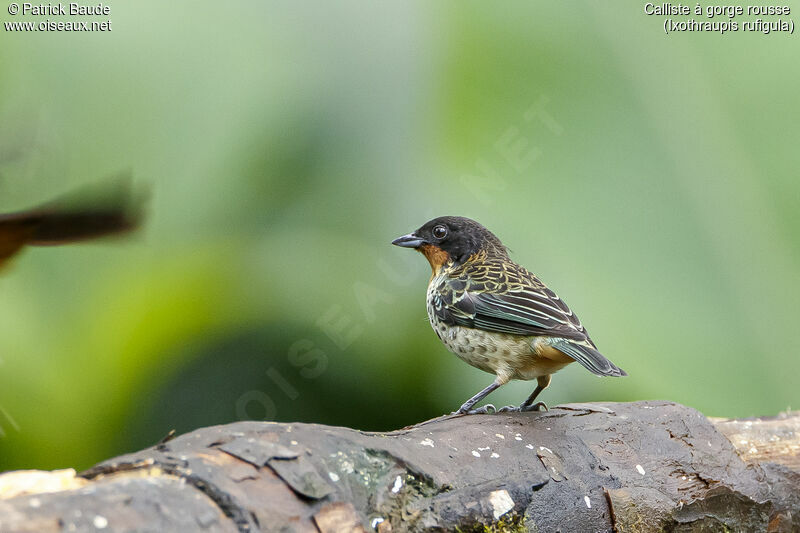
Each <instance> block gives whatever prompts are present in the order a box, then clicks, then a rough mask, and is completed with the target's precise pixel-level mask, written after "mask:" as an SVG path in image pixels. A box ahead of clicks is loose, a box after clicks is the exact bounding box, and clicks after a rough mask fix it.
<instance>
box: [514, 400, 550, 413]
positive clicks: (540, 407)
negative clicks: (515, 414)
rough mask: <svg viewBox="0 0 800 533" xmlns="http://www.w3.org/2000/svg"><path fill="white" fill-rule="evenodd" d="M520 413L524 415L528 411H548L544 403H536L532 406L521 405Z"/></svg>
mask: <svg viewBox="0 0 800 533" xmlns="http://www.w3.org/2000/svg"><path fill="white" fill-rule="evenodd" d="M519 410H520V412H523V413H526V412H528V411H549V410H550V409H548V408H547V404H545V403H544V402H536V403H535V404H533V405H525V404H522V405H520V406H519Z"/></svg>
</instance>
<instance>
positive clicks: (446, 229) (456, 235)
mask: <svg viewBox="0 0 800 533" xmlns="http://www.w3.org/2000/svg"><path fill="white" fill-rule="evenodd" d="M392 244H394V245H396V246H402V247H404V248H415V249H417V250H419V251H421V252H422V253H424V254H425V256H426V257H428V260H429V261H431V265H432V266H434V268H436V265H434V261H433V260H432V256H434V255H436V256H438V259H437V261H436V262H437V263H440V262H442V263H443V262H448V261H452V262H454V263H457V264H458V263H463V262H464V261H466V260H467V259H468V258H469V257H470V256H471V255H474V254H476V253H478V252H481V251H483V252H486V253H487V254H488V255H494V256H497V255H500V256H503V257H507V256H508V252H507V251H506V247H505V246H503V243H501V242H500V239H498V238H497V237H496V236H495V235H494V234H493V233H492V232H491V231H489V230H488V229H486V228H484V227H483V226H481V225H480V224H478V223H477V222H475V221H474V220H471V219H469V218H464V217H439V218H434V219H433V220H431V221H430V222H427V223H425V225H423V226H422V227H421V228H419V229H418V230H417V231H415V232H413V233H409V234H408V235H403V236H402V237H399V238H397V239H395V240H394V241H392ZM442 252H443V253H444V254H446V256H445V255H444V254H443V253H442Z"/></svg>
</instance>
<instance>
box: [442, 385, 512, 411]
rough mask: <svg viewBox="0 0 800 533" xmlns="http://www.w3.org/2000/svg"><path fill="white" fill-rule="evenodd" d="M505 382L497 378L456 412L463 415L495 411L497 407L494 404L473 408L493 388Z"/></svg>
mask: <svg viewBox="0 0 800 533" xmlns="http://www.w3.org/2000/svg"><path fill="white" fill-rule="evenodd" d="M502 384H503V382H501V381H500V380H498V379H496V380H494V381H493V382H492V384H491V385H489V386H488V387H486V388H485V389H483V390H482V391H480V392H479V393H478V394H476V395H475V396H473V397H472V398H470V399H469V400H467V401H466V402H464V405H462V406H461V407H459V408H458V411H456V412H455V413H454V414H462V415H480V414H490V413H494V412H495V411H496V409H495V408H494V405H492V404H487V405H484V406H483V407H481V408H479V409H473V407H474V406H475V404H476V403H478V402H479V401H481V400H483V399H484V398H486V397H487V396H488V395H489V394H490V393H491V392H492V391H493V390H495V389H497V388H498V387H499V386H500V385H502Z"/></svg>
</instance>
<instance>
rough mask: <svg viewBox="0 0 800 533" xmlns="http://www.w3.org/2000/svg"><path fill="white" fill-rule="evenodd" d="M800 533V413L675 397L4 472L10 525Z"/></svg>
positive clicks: (290, 434) (210, 434)
mask: <svg viewBox="0 0 800 533" xmlns="http://www.w3.org/2000/svg"><path fill="white" fill-rule="evenodd" d="M98 530H104V531H115V532H116V531H153V532H167V531H180V532H186V531H207V532H245V531H297V532H316V533H319V532H321V533H328V532H347V531H375V530H376V531H379V532H384V533H385V532H389V531H394V532H398V531H464V532H466V531H542V532H544V531H614V532H618V533H622V532H628V531H662V530H667V531H722V530H726V531H770V532H783V531H800V413H784V414H782V415H780V416H777V417H773V418H761V419H753V420H722V419H708V418H706V417H705V416H703V415H702V414H700V413H699V412H697V411H695V410H694V409H690V408H688V407H684V406H681V405H677V404H674V403H667V402H636V403H596V404H567V405H561V406H557V407H554V408H552V409H551V410H550V411H547V412H541V413H501V414H494V415H473V416H447V417H441V418H438V419H434V420H431V421H428V422H424V423H422V424H419V425H417V426H413V427H409V428H405V429H402V430H398V431H393V432H389V433H370V432H363V431H357V430H353V429H347V428H337V427H328V426H320V425H314V424H277V423H265V422H239V423H234V424H229V425H225V426H216V427H209V428H204V429H199V430H196V431H193V432H191V433H188V434H186V435H182V436H180V437H177V438H175V439H174V440H170V441H168V442H164V443H160V444H158V445H156V446H154V447H152V448H148V449H146V450H142V451H140V452H136V453H133V454H130V455H124V456H121V457H117V458H115V459H111V460H108V461H105V462H103V463H100V464H99V465H97V466H95V467H93V468H91V469H89V470H88V471H86V472H83V473H81V474H80V475H77V476H75V475H74V472H72V473H71V472H69V471H66V472H65V471H61V472H56V473H31V472H28V473H11V474H6V475H4V476H0V531H2V532H11V531H13V532H17V531H20V532H23V531H24V532H36V533H48V532H51V531H53V532H55V531H59V532H60V531H98Z"/></svg>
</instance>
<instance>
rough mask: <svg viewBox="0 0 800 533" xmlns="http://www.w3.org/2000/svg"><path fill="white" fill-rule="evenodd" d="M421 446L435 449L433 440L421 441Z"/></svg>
mask: <svg viewBox="0 0 800 533" xmlns="http://www.w3.org/2000/svg"><path fill="white" fill-rule="evenodd" d="M420 444H421V445H423V446H430V447H431V448H433V447H434V445H433V441H432V440H431V439H425V440H423V441H421V442H420Z"/></svg>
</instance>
